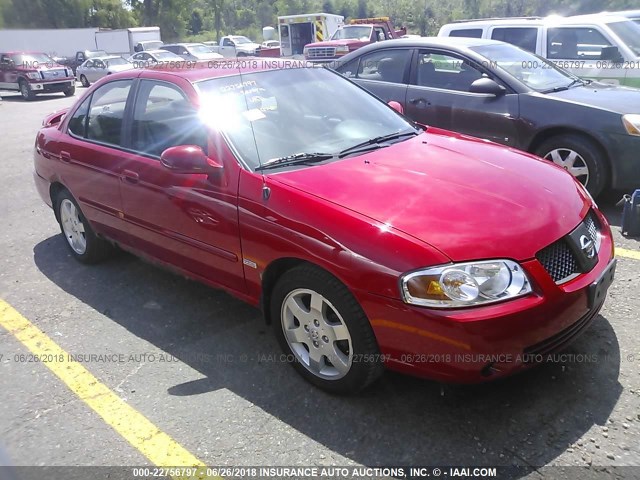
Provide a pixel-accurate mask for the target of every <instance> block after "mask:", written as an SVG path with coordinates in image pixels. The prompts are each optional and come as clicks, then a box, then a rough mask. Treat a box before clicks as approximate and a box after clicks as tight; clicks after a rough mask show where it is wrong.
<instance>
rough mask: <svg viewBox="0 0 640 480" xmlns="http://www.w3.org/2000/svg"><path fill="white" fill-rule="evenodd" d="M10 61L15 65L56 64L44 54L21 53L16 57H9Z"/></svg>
mask: <svg viewBox="0 0 640 480" xmlns="http://www.w3.org/2000/svg"><path fill="white" fill-rule="evenodd" d="M11 60H13V62H14V63H15V64H16V65H37V64H39V63H40V64H43V65H45V64H47V63H48V64H51V63H56V62H55V61H54V60H53V59H52V58H51V57H50V56H49V55H46V54H44V53H22V54H18V55H11Z"/></svg>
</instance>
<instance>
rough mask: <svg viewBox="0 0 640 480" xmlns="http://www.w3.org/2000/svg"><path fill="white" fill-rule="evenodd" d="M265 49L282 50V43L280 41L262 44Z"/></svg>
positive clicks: (268, 41) (269, 41) (267, 41)
mask: <svg viewBox="0 0 640 480" xmlns="http://www.w3.org/2000/svg"><path fill="white" fill-rule="evenodd" d="M261 47H263V48H280V42H279V41H278V40H266V41H264V42H262V45H261Z"/></svg>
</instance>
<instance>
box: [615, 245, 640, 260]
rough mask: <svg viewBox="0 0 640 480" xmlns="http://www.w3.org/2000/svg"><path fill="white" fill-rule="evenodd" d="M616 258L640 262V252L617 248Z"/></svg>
mask: <svg viewBox="0 0 640 480" xmlns="http://www.w3.org/2000/svg"><path fill="white" fill-rule="evenodd" d="M616 256H619V257H627V258H633V259H635V260H640V252H638V251H637V250H627V249H626V248H618V247H616Z"/></svg>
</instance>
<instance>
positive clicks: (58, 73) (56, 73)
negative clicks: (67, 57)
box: [40, 68, 67, 80]
mask: <svg viewBox="0 0 640 480" xmlns="http://www.w3.org/2000/svg"><path fill="white" fill-rule="evenodd" d="M40 74H41V75H42V78H43V79H45V80H55V79H58V78H60V79H63V78H65V77H66V76H67V72H66V71H65V69H64V68H54V69H51V70H41V71H40Z"/></svg>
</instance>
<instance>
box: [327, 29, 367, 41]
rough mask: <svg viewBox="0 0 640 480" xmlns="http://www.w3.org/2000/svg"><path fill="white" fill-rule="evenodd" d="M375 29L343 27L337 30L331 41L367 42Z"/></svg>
mask: <svg viewBox="0 0 640 480" xmlns="http://www.w3.org/2000/svg"><path fill="white" fill-rule="evenodd" d="M372 28H373V27H362V26H360V27H342V28H339V29H338V30H336V33H334V34H333V37H331V40H347V39H351V40H362V41H366V40H369V39H370V38H371V29H372Z"/></svg>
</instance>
